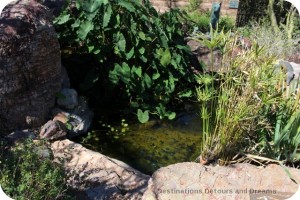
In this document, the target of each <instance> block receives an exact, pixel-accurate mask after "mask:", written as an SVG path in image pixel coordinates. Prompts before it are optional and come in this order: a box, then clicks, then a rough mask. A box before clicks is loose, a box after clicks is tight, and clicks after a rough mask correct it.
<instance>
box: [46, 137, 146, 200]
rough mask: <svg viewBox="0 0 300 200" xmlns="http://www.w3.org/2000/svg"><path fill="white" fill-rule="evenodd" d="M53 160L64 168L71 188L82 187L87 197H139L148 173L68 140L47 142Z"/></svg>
mask: <svg viewBox="0 0 300 200" xmlns="http://www.w3.org/2000/svg"><path fill="white" fill-rule="evenodd" d="M51 149H52V152H53V156H54V158H55V161H57V162H59V163H62V164H63V166H64V169H65V170H66V171H67V172H68V177H69V178H68V180H67V182H68V184H69V186H70V187H71V188H72V189H75V190H80V191H85V193H86V195H87V196H88V199H93V200H110V199H111V200H118V199H120V200H123V199H132V200H134V199H141V197H142V195H143V193H144V191H145V190H146V188H147V183H148V180H149V178H150V177H149V176H147V175H145V174H142V173H141V172H139V171H137V170H135V169H133V168H132V167H130V166H128V165H127V164H125V163H123V162H121V161H119V160H116V159H113V158H110V157H107V156H104V155H102V154H100V153H98V152H94V151H91V150H88V149H86V148H84V147H83V146H82V145H80V144H77V143H75V142H72V141H70V140H62V141H56V142H54V143H52V144H51Z"/></svg>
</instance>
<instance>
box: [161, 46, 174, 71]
mask: <svg viewBox="0 0 300 200" xmlns="http://www.w3.org/2000/svg"><path fill="white" fill-rule="evenodd" d="M171 59H172V57H171V53H170V51H169V49H166V50H165V51H164V52H163V54H162V57H161V59H160V64H161V65H162V66H164V67H166V66H167V65H168V64H170V63H171Z"/></svg>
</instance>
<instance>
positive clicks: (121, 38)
mask: <svg viewBox="0 0 300 200" xmlns="http://www.w3.org/2000/svg"><path fill="white" fill-rule="evenodd" d="M117 46H118V48H119V50H120V51H122V52H125V49H126V40H125V37H124V35H123V34H122V33H119V34H118V42H117Z"/></svg>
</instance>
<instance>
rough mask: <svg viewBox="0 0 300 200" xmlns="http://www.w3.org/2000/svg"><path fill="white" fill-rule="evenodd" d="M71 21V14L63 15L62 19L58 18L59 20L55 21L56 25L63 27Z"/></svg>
mask: <svg viewBox="0 0 300 200" xmlns="http://www.w3.org/2000/svg"><path fill="white" fill-rule="evenodd" d="M69 19H70V14H64V15H61V16H60V17H58V18H57V20H56V21H55V23H57V24H59V25H61V24H64V23H66V22H67V21H69Z"/></svg>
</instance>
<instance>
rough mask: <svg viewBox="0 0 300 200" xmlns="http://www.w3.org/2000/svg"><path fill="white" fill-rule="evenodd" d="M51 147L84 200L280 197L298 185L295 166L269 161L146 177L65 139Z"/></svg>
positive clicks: (171, 169) (189, 167) (181, 167)
mask: <svg viewBox="0 0 300 200" xmlns="http://www.w3.org/2000/svg"><path fill="white" fill-rule="evenodd" d="M51 149H52V151H53V154H54V158H55V160H56V161H57V162H59V163H62V164H63V166H64V168H65V170H66V171H67V173H68V175H69V178H68V184H69V185H70V186H71V188H73V189H75V190H79V191H82V192H84V193H85V195H86V199H99V200H100V199H101V200H104V199H105V200H106V199H114V200H115V199H143V200H156V199H159V200H167V199H191V200H192V199H258V198H263V197H265V198H271V197H272V198H276V199H286V198H289V197H291V196H292V195H293V194H294V193H295V192H296V191H297V189H298V186H299V185H298V183H300V170H299V169H295V168H287V169H288V171H289V173H290V174H291V178H290V177H289V175H288V173H287V172H286V171H285V169H284V168H283V167H281V166H279V165H275V164H271V165H268V166H267V167H265V168H263V167H257V166H253V165H250V164H246V163H241V164H234V165H231V166H227V167H224V166H204V165H200V164H199V163H192V162H186V163H178V164H174V165H170V166H167V167H163V168H160V169H158V170H157V171H156V172H154V174H153V175H152V177H150V176H148V175H145V174H143V173H141V172H139V171H137V170H135V169H133V168H132V167H130V166H129V165H127V164H125V163H123V162H121V161H118V160H116V159H113V158H109V157H107V156H105V155H102V154H100V153H98V152H94V151H91V150H88V149H86V148H85V147H83V146H82V145H80V144H77V143H75V142H72V141H70V140H67V139H66V140H61V141H56V142H53V143H52V144H51Z"/></svg>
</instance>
